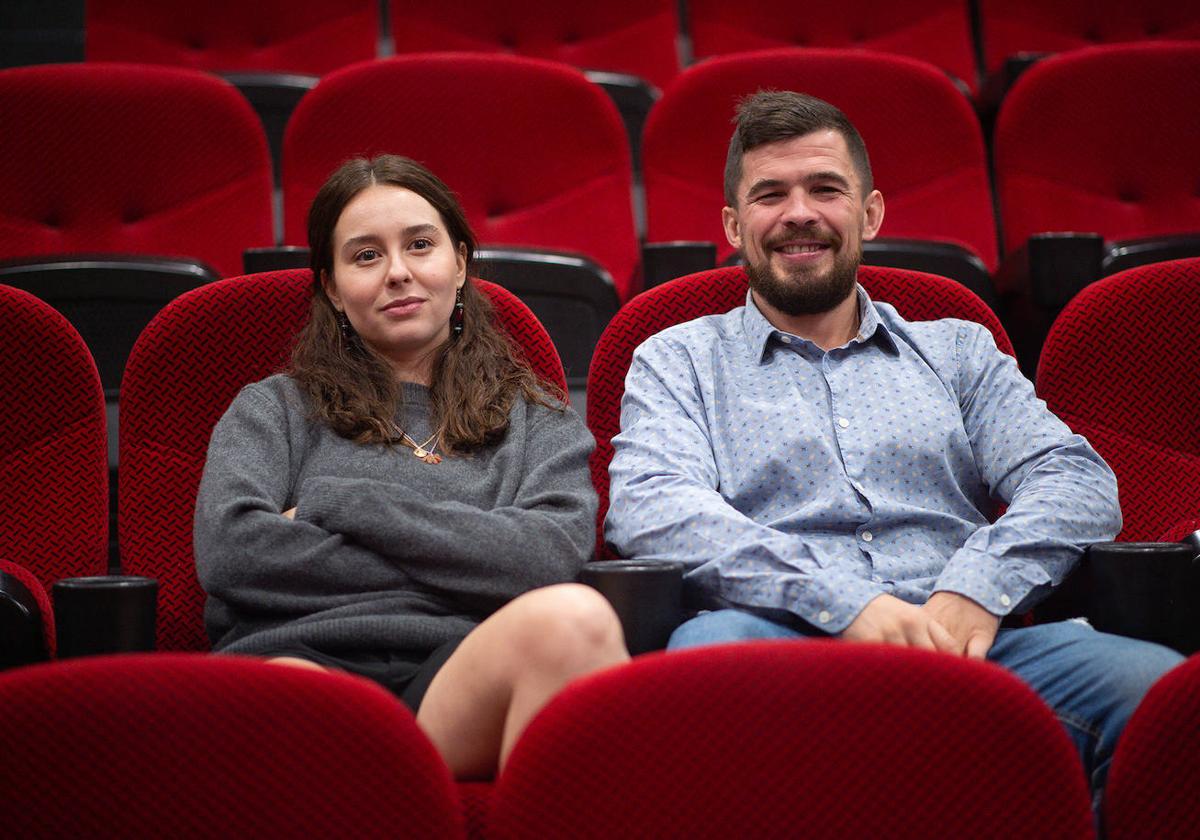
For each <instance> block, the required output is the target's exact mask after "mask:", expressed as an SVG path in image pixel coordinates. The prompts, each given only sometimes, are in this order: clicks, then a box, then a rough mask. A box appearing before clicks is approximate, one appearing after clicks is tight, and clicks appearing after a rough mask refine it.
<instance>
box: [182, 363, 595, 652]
mask: <svg viewBox="0 0 1200 840" xmlns="http://www.w3.org/2000/svg"><path fill="white" fill-rule="evenodd" d="M428 418H429V393H428V391H427V390H426V389H425V388H422V387H421V386H418V385H408V384H406V385H405V386H404V391H403V406H402V408H401V409H400V410H399V411H398V413H397V422H398V423H400V425H401V426H403V427H404V428H405V429H406V430H407V431H408V432H409V434H410V435H411V436H412V437H413V438H415V439H416V440H417V441H418V442H421V441H424V440H425V439H426V438H427V437H428V435H429V434H430V430H429V419H428ZM591 449H592V437H591V435H590V434H589V432H588V431H587V429H586V427H585V426H584V425H583V423H582V422H581V421H580V419H579V416H578V415H577V414H576V413H575V412H574V411H572V410H571V409H569V408H568V409H566V410H565V411H561V412H560V411H555V410H551V409H547V408H545V407H542V406H531V405H528V404H526V403H525V402H524V401H522V400H519V399H518V400H517V401H516V404H515V405H514V406H513V409H512V412H511V415H510V425H509V429H508V432H507V434H506V435H505V437H504V439H503V440H502V441H501V442H500V443H499V444H497V445H495V446H492V447H490V448H487V449H485V450H482V451H480V452H477V453H474V454H470V455H455V456H453V457H446V458H443V460H442V462H441V463H440V464H426V463H424V462H422V461H421V460H420V459H419V458H416V457H414V454H413V451H412V450H411V449H409V448H407V447H400V446H397V447H395V448H392V449H388V448H387V447H384V446H381V445H379V446H368V445H362V444H357V443H354V442H352V441H349V440H346V439H345V438H342V437H339V436H338V435H337V434H335V433H334V432H333V431H332V430H331V429H329V428H328V427H326V426H324V425H322V424H319V423H316V422H314V421H312V420H311V419H309V417H308V411H307V406H306V398H305V397H304V396H303V395H302V393H301V391H300V389H299V387H298V385H297V384H296V382H295V381H294V380H292V379H291V378H290V377H287V376H284V375H279V376H272V377H270V378H269V379H265V380H263V381H262V382H257V383H255V384H253V385H248V386H247V387H246V388H244V389H243V390H242V392H241V393H240V394H238V396H237V397H236V398H235V399H234V401H233V404H232V405H230V407H229V410H228V411H227V412H226V413H225V416H224V417H222V418H221V421H220V422H219V423H218V424H217V427H216V429H215V430H214V431H213V436H212V441H211V443H210V444H209V450H208V461H207V463H206V465H205V468H204V477H203V479H202V480H201V483H200V493H199V497H198V498H197V501H196V530H195V549H196V552H195V553H196V571H197V574H198V575H199V578H200V584H201V585H202V586H203V587H204V590H205V592H207V593H208V602H207V605H206V608H205V623H206V626H207V630H208V635H209V638H210V639H211V640H212V643H213V648H214V649H215V650H224V651H228V652H236V653H247V654H254V653H266V652H271V651H275V650H279V649H281V648H286V647H288V646H289V645H290V644H291V643H294V642H302V643H305V644H308V645H311V646H313V647H316V648H317V649H319V650H324V651H327V652H330V653H336V652H351V651H375V650H381V651H383V650H386V651H400V652H411V653H414V654H420V653H423V652H427V651H431V650H433V649H434V648H435V647H437V646H438V645H440V644H442V643H443V642H446V641H448V640H450V639H452V638H454V637H456V636H461V635H464V634H465V633H467V632H469V631H470V630H471V629H472V628H473V627H474V626H475V625H476V624H478V623H479V622H480V621H481V620H483V619H484V618H486V617H487V616H488V615H489V614H490V613H492V612H493V611H495V610H496V609H497V608H498V607H500V606H502V605H503V604H504V603H506V602H507V601H509V600H510V599H512V598H514V597H515V596H517V595H519V594H521V593H522V592H525V591H527V590H530V589H533V588H535V587H538V586H544V585H546V584H551V583H559V582H562V581H568V580H572V579H574V577H575V575H576V573H577V571H578V570H579V568H580V566H581V565H582V564H583V563H584V562H585V561H586V560H587V559H588V558H589V557H590V556H591V553H592V548H593V545H594V539H595V515H596V496H595V493H594V492H593V490H592V486H591V482H590V481H589V478H588V466H587V459H588V454H589V453H590V452H591ZM292 507H295V508H296V515H295V520H294V521H292V520H289V519H287V518H285V517H284V516H282V515H281V514H282V513H283V512H284V511H286V510H288V509H290V508H292Z"/></svg>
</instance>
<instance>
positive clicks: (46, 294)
mask: <svg viewBox="0 0 1200 840" xmlns="http://www.w3.org/2000/svg"><path fill="white" fill-rule="evenodd" d="M219 278H220V275H218V274H217V273H216V272H215V271H213V270H212V269H211V268H209V267H208V266H206V265H204V264H203V263H200V262H195V261H191V260H181V259H178V258H175V257H155V256H146V255H124V254H97V255H91V254H78V255H69V256H47V257H38V258H30V259H21V260H7V261H5V262H2V263H0V283H6V284H8V285H10V286H16V287H17V288H18V289H24V290H25V291H27V292H30V293H31V294H34V295H36V296H37V297H39V298H41V299H42V300H44V301H46V302H47V303H49V304H50V305H51V306H53V307H54V308H55V309H57V310H58V311H59V312H61V313H62V314H63V315H65V316H66V318H67V320H68V321H70V322H71V324H72V326H74V327H75V329H77V330H78V331H79V334H80V335H81V336H82V337H83V340H84V342H85V343H86V344H87V346H88V348H89V349H90V350H91V351H92V355H93V356H94V357H95V359H96V367H97V369H98V370H99V372H100V381H101V382H102V383H103V384H104V390H105V394H106V396H108V397H109V399H115V398H116V396H117V394H118V392H119V389H120V386H121V375H122V373H123V372H124V370H125V360H126V359H127V358H128V357H129V351H130V350H132V349H133V343H134V341H136V340H137V337H138V335H139V334H140V333H141V331H142V330H143V329H145V327H146V325H147V324H149V323H150V320H151V319H152V318H153V317H154V316H155V315H156V314H157V313H158V311H159V310H160V309H162V308H163V307H164V306H166V305H167V304H168V303H170V302H171V301H172V300H174V299H175V298H177V297H178V296H179V295H181V294H183V293H184V292H186V291H189V290H191V289H194V288H196V287H198V286H203V285H205V284H206V283H211V282H213V281H214V280H218V279H219Z"/></svg>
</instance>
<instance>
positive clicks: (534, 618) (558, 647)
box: [506, 583, 625, 671]
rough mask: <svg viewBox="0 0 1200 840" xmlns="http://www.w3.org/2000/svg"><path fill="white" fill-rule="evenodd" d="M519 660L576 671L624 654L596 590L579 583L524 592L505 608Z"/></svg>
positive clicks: (613, 617)
mask: <svg viewBox="0 0 1200 840" xmlns="http://www.w3.org/2000/svg"><path fill="white" fill-rule="evenodd" d="M506 609H507V610H509V611H510V615H509V616H508V618H509V620H510V624H511V625H512V627H513V635H514V636H515V638H514V639H513V641H514V644H515V645H517V646H518V649H519V650H520V653H521V657H520V658H521V660H523V661H524V662H525V663H527V664H531V665H533V666H534V667H539V668H545V669H550V670H565V671H570V670H576V669H578V668H579V667H587V665H588V664H589V663H592V662H596V661H609V660H611V659H612V658H613V657H614V656H621V655H623V654H624V652H625V638H624V634H623V633H622V631H621V622H620V619H618V618H617V614H616V613H615V612H614V611H613V608H612V606H611V605H610V604H609V603H608V601H607V600H606V599H605V598H604V596H603V595H601V594H600V593H599V592H597V591H596V590H594V589H592V588H591V587H590V586H584V585H582V584H578V583H564V584H558V585H556V586H547V587H544V588H542V589H536V590H534V591H532V592H527V593H525V594H524V595H522V596H520V597H519V598H516V599H514V600H513V601H512V603H511V604H509V605H508V607H506Z"/></svg>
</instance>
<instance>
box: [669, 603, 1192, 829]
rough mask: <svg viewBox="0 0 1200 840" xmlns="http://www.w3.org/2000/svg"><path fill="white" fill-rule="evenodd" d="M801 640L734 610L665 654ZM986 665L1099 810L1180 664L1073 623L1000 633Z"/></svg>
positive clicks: (678, 639) (686, 628)
mask: <svg viewBox="0 0 1200 840" xmlns="http://www.w3.org/2000/svg"><path fill="white" fill-rule="evenodd" d="M803 638H807V637H806V636H805V635H804V634H803V633H801V632H800V631H798V630H794V629H792V628H790V627H786V626H784V625H782V624H777V623H775V622H773V621H769V620H767V619H765V618H760V617H758V616H756V615H751V614H750V613H745V612H741V611H740V610H717V611H716V612H708V613H702V614H700V615H698V616H696V617H695V618H693V619H691V620H690V621H685V622H684V623H683V624H681V625H680V626H679V627H678V628H676V630H675V632H674V633H673V634H672V635H671V640H670V642H668V643H667V649H668V650H679V649H682V648H689V647H696V646H699V645H711V644H720V643H724V642H737V641H749V640H752V639H803ZM988 660H989V661H991V662H995V663H996V664H997V665H1001V666H1002V667H1004V668H1006V669H1008V670H1009V671H1011V672H1012V673H1014V674H1016V675H1017V676H1018V677H1020V678H1021V679H1022V680H1024V682H1025V683H1026V684H1027V685H1029V686H1030V687H1031V688H1032V689H1033V690H1034V691H1035V692H1037V693H1038V695H1040V696H1041V698H1042V699H1043V700H1044V701H1045V702H1046V704H1047V705H1048V706H1050V708H1051V709H1052V710H1053V711H1054V713H1055V715H1057V717H1058V719H1059V720H1060V721H1061V722H1062V724H1063V726H1064V727H1065V728H1066V730H1067V734H1068V735H1070V736H1071V740H1072V742H1074V744H1075V747H1076V749H1077V750H1079V757H1080V758H1081V759H1082V760H1083V767H1084V770H1085V772H1086V773H1087V776H1088V781H1089V783H1090V784H1091V788H1092V802H1093V807H1096V808H1098V806H1099V802H1100V796H1101V794H1102V792H1103V790H1104V782H1105V779H1106V778H1107V776H1108V767H1109V764H1110V763H1111V762H1112V756H1113V750H1114V749H1116V746H1117V738H1118V737H1119V736H1120V734H1121V730H1122V729H1124V728H1125V723H1126V721H1128V720H1129V716H1130V715H1132V714H1133V710H1134V709H1136V708H1137V705H1138V703H1140V702H1141V699H1142V697H1143V696H1144V695H1145V694H1146V691H1147V690H1149V688H1150V686H1151V685H1153V684H1154V682H1155V681H1156V680H1157V679H1158V678H1159V677H1161V676H1162V675H1163V674H1164V673H1166V672H1167V671H1169V670H1170V669H1171V668H1174V667H1175V666H1176V665H1178V664H1179V663H1180V662H1182V661H1183V657H1182V656H1180V655H1179V654H1178V653H1176V652H1175V651H1173V650H1171V649H1170V648H1166V647H1163V646H1161V645H1156V644H1152V643H1150V642H1143V641H1139V640H1137V639H1127V638H1125V637H1124V636H1114V635H1111V634H1109V633H1100V632H1097V631H1096V630H1093V629H1092V628H1091V627H1089V626H1088V625H1087V624H1084V623H1082V622H1078V621H1060V622H1057V623H1054V624H1038V625H1034V626H1033V627H1020V628H1015V629H1002V630H1000V632H999V633H998V634H997V635H996V642H995V644H993V645H992V649H991V650H990V651H989V652H988Z"/></svg>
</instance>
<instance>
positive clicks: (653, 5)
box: [389, 0, 679, 87]
mask: <svg viewBox="0 0 1200 840" xmlns="http://www.w3.org/2000/svg"><path fill="white" fill-rule="evenodd" d="M676 9H677V3H676V0H606V2H603V3H562V2H556V0H489V1H488V2H486V3H461V2H460V3H425V2H419V1H418V0H389V10H390V17H389V20H390V23H391V30H392V42H393V44H394V45H395V50H396V53H397V54H398V55H403V54H405V53H427V52H435V51H443V50H456V51H461V52H490V53H512V54H515V55H525V56H530V57H531V58H545V59H550V60H552V61H559V62H562V63H563V64H570V65H572V66H574V67H579V68H582V69H585V70H608V71H612V72H618V73H630V74H632V75H634V76H639V77H641V78H643V79H645V80H646V81H648V82H650V83H651V84H653V85H656V86H658V87H662V86H663V85H665V84H666V83H667V82H669V81H670V80H671V79H672V78H674V77H675V75H676V74H677V73H678V72H679V58H678V54H677V53H676V48H675V39H676V36H677V34H678V32H679V18H678V14H677V11H676Z"/></svg>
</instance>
